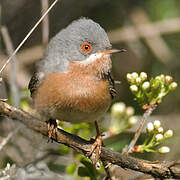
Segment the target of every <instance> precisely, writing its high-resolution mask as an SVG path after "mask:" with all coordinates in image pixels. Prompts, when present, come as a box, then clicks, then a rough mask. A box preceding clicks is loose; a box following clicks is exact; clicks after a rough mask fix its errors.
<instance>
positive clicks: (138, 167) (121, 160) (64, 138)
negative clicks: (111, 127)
mask: <svg viewBox="0 0 180 180" xmlns="http://www.w3.org/2000/svg"><path fill="white" fill-rule="evenodd" d="M0 114H1V115H5V116H8V117H10V118H12V119H13V120H18V121H20V122H22V123H23V124H25V125H26V126H27V127H28V128H30V129H32V130H34V131H36V132H39V133H41V134H42V135H45V136H48V128H47V124H46V122H43V121H41V120H39V119H38V118H36V117H34V116H32V115H30V114H29V113H27V112H24V111H22V110H20V109H18V108H15V107H13V106H10V105H9V104H7V103H5V102H2V101H0ZM53 140H54V141H56V142H58V143H61V144H65V145H67V146H69V147H71V148H73V149H74V150H76V151H77V152H79V153H81V154H84V155H85V154H87V153H88V152H90V150H91V148H92V145H93V142H91V141H86V140H84V139H82V138H80V137H78V136H76V135H73V134H70V133H67V132H65V131H63V130H62V129H58V131H57V134H53ZM100 158H101V159H102V160H105V161H107V162H110V163H112V164H115V165H118V166H121V167H122V168H128V169H132V170H135V171H139V172H143V173H147V174H151V175H152V176H154V177H159V178H160V179H163V178H176V179H180V168H178V167H175V166H172V165H173V163H174V162H172V161H171V162H169V161H163V162H157V161H156V162H151V161H146V160H142V159H138V158H133V157H130V156H127V155H123V154H120V153H118V152H115V151H113V150H110V149H108V148H105V147H102V151H101V154H100Z"/></svg>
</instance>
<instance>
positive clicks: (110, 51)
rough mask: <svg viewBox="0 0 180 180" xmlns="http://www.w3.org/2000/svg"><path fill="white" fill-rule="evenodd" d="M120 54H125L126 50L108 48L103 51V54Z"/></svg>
mask: <svg viewBox="0 0 180 180" xmlns="http://www.w3.org/2000/svg"><path fill="white" fill-rule="evenodd" d="M121 52H126V50H125V49H113V48H108V49H106V50H105V51H103V53H104V54H114V53H121Z"/></svg>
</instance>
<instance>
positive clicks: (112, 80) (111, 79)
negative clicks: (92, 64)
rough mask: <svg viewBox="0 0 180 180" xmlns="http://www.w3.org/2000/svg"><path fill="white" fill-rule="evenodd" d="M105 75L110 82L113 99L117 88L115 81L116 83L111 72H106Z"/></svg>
mask: <svg viewBox="0 0 180 180" xmlns="http://www.w3.org/2000/svg"><path fill="white" fill-rule="evenodd" d="M105 77H106V78H107V80H108V82H109V93H110V95H111V98H112V99H113V98H114V97H115V96H116V94H117V93H116V89H115V83H114V79H113V78H112V76H111V73H110V72H108V73H106V74H105Z"/></svg>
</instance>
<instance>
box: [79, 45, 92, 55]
mask: <svg viewBox="0 0 180 180" xmlns="http://www.w3.org/2000/svg"><path fill="white" fill-rule="evenodd" d="M92 49H93V47H92V44H91V43H89V42H84V43H82V44H81V51H82V52H83V53H84V54H89V53H91V51H92Z"/></svg>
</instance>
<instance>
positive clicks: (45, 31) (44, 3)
mask: <svg viewBox="0 0 180 180" xmlns="http://www.w3.org/2000/svg"><path fill="white" fill-rule="evenodd" d="M48 6H49V0H41V8H42V9H41V14H42V15H43V14H44V13H45V12H46V11H47V10H48ZM48 41H49V16H48V14H47V16H46V17H45V18H44V19H43V21H42V42H43V46H44V47H46V46H47V44H48Z"/></svg>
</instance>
